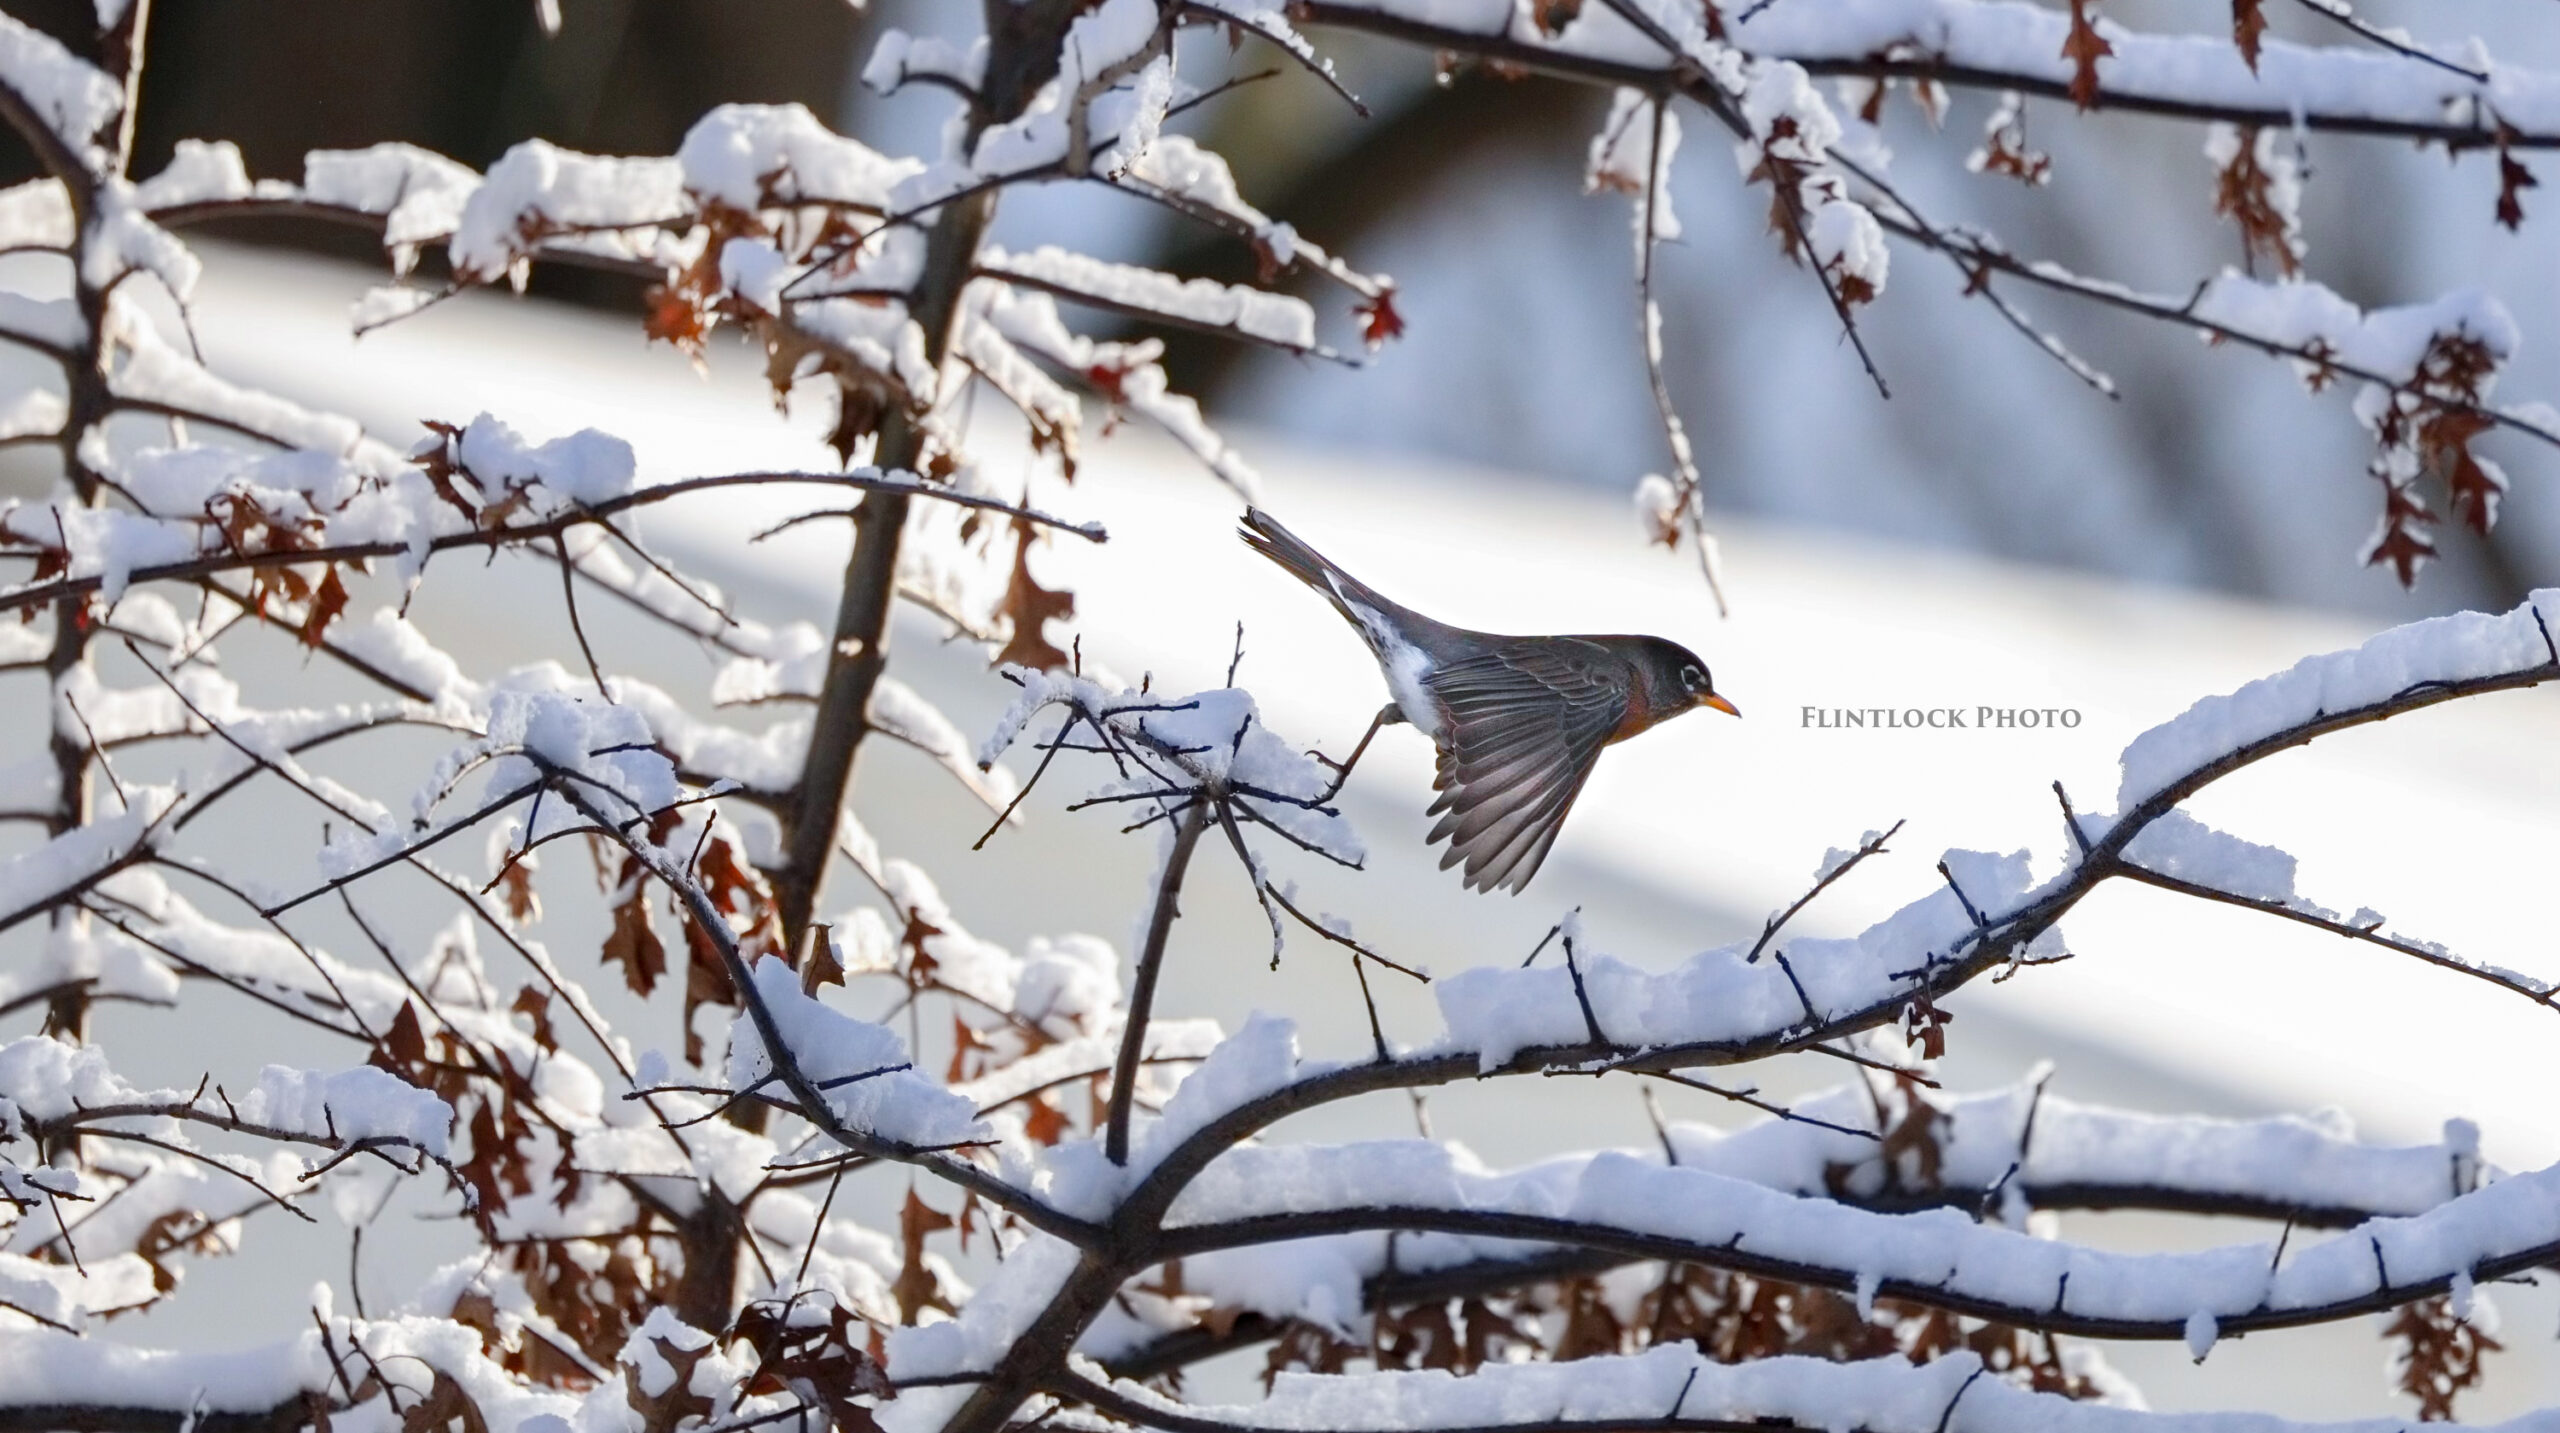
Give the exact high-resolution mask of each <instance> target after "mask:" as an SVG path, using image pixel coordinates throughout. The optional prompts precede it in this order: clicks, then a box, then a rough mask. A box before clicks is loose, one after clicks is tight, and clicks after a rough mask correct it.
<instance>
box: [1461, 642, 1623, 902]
mask: <svg viewBox="0 0 2560 1433" xmlns="http://www.w3.org/2000/svg"><path fill="white" fill-rule="evenodd" d="M1575 656H1576V654H1574V653H1573V652H1571V651H1570V650H1569V649H1567V650H1565V651H1562V652H1557V653H1543V652H1539V651H1536V650H1534V649H1533V650H1530V651H1526V652H1524V651H1521V650H1518V649H1510V650H1505V651H1500V652H1493V653H1486V654H1484V655H1482V656H1478V657H1471V658H1468V659H1467V660H1465V661H1461V662H1453V663H1451V664H1449V665H1447V666H1445V667H1442V668H1440V669H1439V670H1437V671H1434V672H1433V673H1432V674H1431V676H1430V677H1429V678H1428V681H1429V684H1430V687H1431V690H1432V694H1433V695H1434V696H1436V697H1438V698H1439V699H1440V702H1441V704H1442V706H1443V708H1444V709H1445V710H1446V712H1447V714H1448V722H1447V726H1446V730H1445V732H1444V736H1443V740H1442V742H1441V747H1440V764H1439V777H1438V780H1437V782H1436V783H1435V784H1436V785H1437V786H1438V787H1439V790H1440V795H1439V798H1438V799H1437V800H1436V801H1434V802H1433V803H1432V806H1431V812H1432V814H1436V815H1438V816H1439V817H1440V820H1439V822H1438V823H1437V824H1436V825H1434V826H1433V827H1432V829H1431V839H1432V840H1433V841H1435V842H1436V841H1441V840H1447V841H1448V842H1449V849H1448V851H1447V852H1446V853H1445V854H1444V855H1443V856H1442V857H1441V858H1440V865H1441V867H1442V868H1443V869H1446V868H1448V867H1450V866H1454V865H1457V864H1459V863H1460V862H1464V863H1465V866H1466V873H1465V882H1466V884H1467V885H1469V886H1472V887H1475V888H1476V889H1478V890H1486V891H1490V890H1495V889H1498V888H1500V887H1503V886H1508V887H1510V888H1511V889H1512V890H1514V891H1517V890H1519V889H1521V888H1522V887H1525V886H1527V885H1528V884H1529V878H1530V877H1532V876H1534V875H1536V874H1537V872H1538V867H1539V865H1540V864H1541V863H1542V862H1544V861H1545V860H1546V857H1547V850H1548V848H1549V847H1551V846H1553V845H1554V844H1555V839H1556V832H1557V831H1558V830H1559V829H1560V828H1561V827H1562V826H1563V824H1564V818H1565V814H1566V813H1567V812H1568V811H1570V810H1571V809H1572V807H1573V802H1574V798H1575V797H1576V796H1579V795H1580V794H1581V792H1582V786H1583V783H1584V781H1585V780H1587V779H1588V778H1589V777H1590V775H1591V768H1592V766H1593V764H1594V763H1595V762H1597V761H1598V760H1599V756H1600V749H1601V747H1603V746H1604V745H1606V744H1607V743H1608V740H1609V734H1610V733H1611V732H1612V731H1615V730H1616V729H1617V727H1618V724H1619V722H1620V721H1621V720H1623V719H1624V717H1625V716H1626V694H1625V692H1624V691H1622V690H1620V689H1618V688H1616V687H1614V686H1612V685H1611V684H1609V683H1607V682H1604V681H1601V680H1600V679H1598V678H1597V677H1596V676H1595V675H1594V673H1593V671H1592V669H1591V666H1590V664H1589V663H1587V662H1585V661H1579V660H1575Z"/></svg>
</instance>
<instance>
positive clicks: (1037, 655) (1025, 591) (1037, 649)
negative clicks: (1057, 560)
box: [996, 522, 1076, 672]
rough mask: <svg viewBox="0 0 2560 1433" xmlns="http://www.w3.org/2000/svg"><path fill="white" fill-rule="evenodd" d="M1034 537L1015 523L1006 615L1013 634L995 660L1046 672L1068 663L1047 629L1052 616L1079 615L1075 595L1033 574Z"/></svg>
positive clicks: (1066, 617)
mask: <svg viewBox="0 0 2560 1433" xmlns="http://www.w3.org/2000/svg"><path fill="white" fill-rule="evenodd" d="M1031 540H1032V530H1031V526H1030V525H1029V524H1028V523H1022V522H1016V523H1015V524H1014V548H1013V580H1012V581H1010V582H1008V583H1006V584H1005V589H1004V615H1005V616H1006V617H1008V618H1010V619H1012V622H1013V635H1012V636H1010V637H1008V638H1006V639H1005V644H1004V650H1003V651H1000V652H998V653H996V660H997V661H998V662H1011V663H1014V664H1015V665H1017V666H1024V667H1030V668H1032V669H1034V670H1036V671H1043V672H1045V671H1048V670H1049V669H1051V668H1053V667H1063V666H1065V665H1067V654H1066V653H1065V652H1062V651H1060V650H1059V649H1058V647H1057V645H1056V644H1055V643H1053V642H1051V641H1050V640H1049V636H1048V631H1047V628H1048V625H1049V622H1050V619H1052V618H1056V619H1058V620H1060V621H1064V620H1066V619H1068V618H1071V617H1073V616H1075V615H1076V596H1075V594H1074V593H1072V592H1067V591H1063V590H1058V589H1052V588H1047V587H1043V586H1041V585H1040V582H1039V579H1037V578H1035V577H1033V576H1032V575H1031Z"/></svg>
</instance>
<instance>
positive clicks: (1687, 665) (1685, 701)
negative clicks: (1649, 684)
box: [1649, 637, 1742, 717]
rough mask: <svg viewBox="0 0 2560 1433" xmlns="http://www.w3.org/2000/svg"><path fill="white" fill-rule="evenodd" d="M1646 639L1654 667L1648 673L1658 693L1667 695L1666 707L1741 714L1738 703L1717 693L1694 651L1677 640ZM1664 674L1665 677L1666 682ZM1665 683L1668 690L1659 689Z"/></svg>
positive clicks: (1677, 709)
mask: <svg viewBox="0 0 2560 1433" xmlns="http://www.w3.org/2000/svg"><path fill="white" fill-rule="evenodd" d="M1649 641H1650V643H1651V645H1652V647H1653V652H1652V656H1653V658H1654V660H1653V662H1652V663H1651V665H1652V667H1653V669H1654V670H1653V672H1652V673H1651V676H1652V678H1653V685H1654V687H1655V689H1656V692H1657V694H1658V695H1659V696H1668V697H1670V698H1671V700H1670V702H1669V703H1668V704H1667V707H1668V710H1670V711H1683V710H1686V709H1688V708H1690V707H1708V708H1711V709H1713V710H1715V711H1720V712H1723V713H1724V714H1725V715H1726V716H1737V717H1738V716H1740V715H1742V709H1741V708H1740V707H1737V706H1735V705H1734V704H1733V703H1731V702H1729V701H1726V700H1725V699H1724V698H1723V697H1721V696H1719V695H1717V693H1716V684H1715V678H1714V677H1712V676H1710V675H1709V674H1708V672H1707V664H1706V662H1705V661H1704V660H1703V659H1701V658H1700V657H1699V656H1698V654H1697V653H1695V652H1692V651H1690V650H1689V649H1688V648H1686V647H1683V646H1681V645H1680V644H1679V643H1677V642H1666V641H1663V640H1662V639H1661V638H1659V637H1655V638H1651V639H1649ZM1665 678H1668V679H1669V680H1668V681H1667V682H1666V681H1665V680H1664V679H1665ZM1665 687H1668V689H1669V690H1668V691H1664V690H1662V689H1663V688H1665Z"/></svg>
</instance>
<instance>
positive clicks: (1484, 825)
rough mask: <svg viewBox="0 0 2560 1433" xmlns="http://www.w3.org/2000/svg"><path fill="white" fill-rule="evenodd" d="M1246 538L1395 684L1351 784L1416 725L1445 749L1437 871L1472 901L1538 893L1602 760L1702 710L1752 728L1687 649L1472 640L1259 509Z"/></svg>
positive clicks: (1652, 640) (1652, 643) (1436, 784)
mask: <svg viewBox="0 0 2560 1433" xmlns="http://www.w3.org/2000/svg"><path fill="white" fill-rule="evenodd" d="M1241 535H1242V537H1243V538H1244V540H1245V544H1246V545H1247V546H1249V547H1251V548H1252V549H1253V550H1254V551H1256V552H1259V553H1261V554H1262V555H1263V556H1265V557H1267V558H1270V559H1271V560H1272V561H1273V562H1276V563H1278V564H1280V566H1281V567H1282V568H1283V569H1285V570H1286V571H1287V572H1288V573H1289V574H1290V575H1291V576H1293V577H1295V578H1297V579H1298V580H1299V581H1301V582H1304V583H1305V584H1307V585H1308V586H1309V587H1312V588H1314V589H1315V590H1316V591H1318V592H1320V593H1322V594H1324V597H1325V600H1327V601H1329V602H1331V603H1332V604H1333V607H1334V610H1335V611H1337V612H1340V613H1341V614H1342V615H1343V617H1344V618H1345V619H1346V620H1348V621H1349V622H1350V623H1351V625H1352V626H1353V627H1354V628H1356V629H1357V630H1358V631H1359V633H1360V640H1362V641H1363V642H1366V643H1368V644H1369V651H1370V653H1371V655H1373V656H1375V657H1376V658H1377V659H1378V669H1379V670H1380V671H1381V672H1382V673H1384V674H1385V676H1386V679H1387V692H1388V694H1389V695H1390V696H1391V697H1392V698H1393V700H1391V701H1389V702H1388V703H1387V704H1386V706H1384V707H1383V708H1381V709H1380V710H1379V712H1378V716H1377V719H1376V720H1375V721H1372V722H1371V723H1370V724H1369V731H1368V734H1367V735H1365V736H1363V737H1361V738H1360V744H1359V745H1358V746H1357V747H1354V748H1353V749H1352V752H1351V757H1350V759H1349V760H1348V761H1345V762H1343V763H1342V764H1341V766H1340V767H1339V770H1340V771H1341V772H1342V773H1343V775H1345V776H1348V774H1349V772H1350V769H1351V767H1352V765H1353V764H1354V763H1356V762H1358V761H1359V760H1360V754H1361V753H1362V752H1364V751H1366V750H1368V749H1369V742H1370V739H1371V738H1372V737H1375V736H1376V735H1377V734H1378V728H1380V727H1382V726H1386V725H1388V724H1390V723H1393V722H1399V721H1403V722H1410V723H1412V724H1413V725H1414V726H1415V727H1417V728H1419V729H1420V730H1421V731H1422V733H1423V734H1424V735H1425V736H1428V737H1430V738H1431V740H1432V741H1433V743H1434V744H1436V745H1437V746H1438V747H1439V750H1440V761H1439V775H1438V776H1437V777H1436V778H1434V780H1433V781H1432V787H1433V789H1435V790H1437V791H1438V792H1439V793H1440V795H1439V797H1438V799H1437V800H1435V801H1433V802H1432V803H1431V810H1430V812H1429V813H1428V814H1431V815H1435V816H1438V817H1439V818H1440V820H1439V822H1438V824H1436V825H1434V826H1433V827H1432V828H1431V838H1430V839H1431V841H1432V842H1433V843H1434V844H1437V843H1438V842H1440V841H1442V840H1446V841H1447V842H1448V843H1449V849H1448V850H1447V851H1446V852H1444V853H1443V854H1442V855H1441V857H1440V868H1441V869H1442V870H1444V871H1445V870H1447V869H1448V868H1449V867H1451V866H1454V865H1457V864H1459V863H1460V862H1462V861H1463V862H1464V863H1465V864H1466V870H1465V873H1464V882H1465V884H1466V885H1467V886H1468V887H1469V888H1471V889H1475V890H1481V891H1492V890H1495V889H1497V888H1499V887H1504V886H1508V887H1509V888H1510V889H1511V890H1512V891H1513V892H1514V893H1515V894H1516V893H1518V892H1519V891H1520V890H1522V889H1523V888H1525V887H1526V886H1527V885H1528V884H1529V878H1530V877H1532V876H1534V875H1536V874H1537V873H1538V866H1539V864H1540V863H1541V862H1543V861H1545V860H1546V858H1547V850H1548V848H1549V847H1551V846H1553V845H1554V844H1555V840H1556V832H1557V831H1558V830H1559V829H1561V828H1562V827H1563V825H1564V818H1565V813H1566V812H1568V811H1570V810H1572V809H1573V800H1574V798H1575V797H1576V796H1579V795H1580V794H1581V793H1582V784H1583V782H1584V781H1586V780H1588V779H1589V778H1590V775H1591V768H1592V767H1593V765H1595V764H1596V763H1597V762H1598V761H1599V759H1600V749H1601V748H1602V747H1605V746H1609V745H1611V744H1613V743H1616V742H1621V741H1624V740H1626V739H1627V738H1628V737H1631V736H1634V735H1635V734H1636V733H1637V732H1640V731H1643V730H1644V729H1645V728H1647V727H1651V726H1655V725H1658V724H1660V723H1662V722H1665V721H1669V720H1670V719H1671V718H1673V717H1676V716H1678V715H1680V714H1681V713H1682V712H1686V711H1691V710H1694V709H1695V708H1698V707H1712V708H1714V709H1715V710H1717V711H1720V712H1724V713H1726V714H1727V715H1730V716H1740V715H1742V713H1741V712H1740V711H1739V710H1738V709H1736V708H1735V706H1734V704H1733V703H1731V702H1729V701H1727V700H1725V699H1724V698H1723V697H1721V696H1719V695H1717V694H1716V690H1715V685H1714V683H1713V682H1712V681H1711V680H1710V679H1709V677H1708V675H1707V664H1706V663H1705V662H1703V661H1700V660H1699V659H1698V656H1697V654H1696V653H1694V652H1692V651H1690V650H1689V649H1688V648H1686V647H1683V646H1681V645H1680V644H1679V643H1677V642H1670V641H1666V640H1664V639H1662V638H1660V637H1631V636H1563V637H1504V636H1497V635H1495V634H1494V633H1491V632H1470V631H1468V630H1467V629H1466V628H1464V627H1452V626H1450V625H1448V624H1447V623H1445V622H1435V621H1433V620H1431V619H1430V618H1428V617H1425V616H1423V615H1422V614H1421V613H1419V612H1416V611H1414V610H1413V609H1411V608H1409V607H1400V606H1398V605H1396V604H1395V603H1393V602H1390V601H1388V600H1387V599H1386V598H1384V597H1382V596H1380V595H1379V594H1378V592H1377V589H1375V588H1373V587H1371V586H1369V585H1368V584H1367V583H1365V582H1362V581H1360V580H1359V579H1358V578H1356V577H1353V576H1352V575H1351V574H1350V573H1348V572H1345V571H1343V570H1342V569H1341V568H1340V567H1338V566H1335V565H1334V563H1333V562H1332V561H1331V560H1330V559H1328V558H1327V557H1325V556H1324V554H1322V553H1320V552H1317V551H1316V550H1315V549H1314V548H1312V547H1309V546H1307V544H1306V543H1305V542H1303V541H1301V540H1299V538H1298V537H1297V535H1296V534H1294V533H1292V532H1290V531H1289V530H1288V529H1287V528H1285V527H1282V526H1281V525H1280V524H1279V523H1278V522H1277V521H1275V520H1274V519H1273V518H1272V516H1271V515H1270V514H1269V513H1266V512H1263V511H1261V510H1260V509H1258V508H1248V509H1246V510H1245V515H1244V529H1243V532H1242V534H1241ZM1337 789H1338V787H1337Z"/></svg>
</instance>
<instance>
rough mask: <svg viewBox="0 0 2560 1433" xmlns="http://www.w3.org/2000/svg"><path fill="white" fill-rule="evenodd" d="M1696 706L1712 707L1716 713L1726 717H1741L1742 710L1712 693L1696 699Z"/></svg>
mask: <svg viewBox="0 0 2560 1433" xmlns="http://www.w3.org/2000/svg"><path fill="white" fill-rule="evenodd" d="M1698 705H1700V706H1702V707H1714V708H1715V709H1716V710H1717V711H1720V712H1723V713H1724V714H1725V715H1726V716H1733V717H1738V716H1740V715H1742V708H1740V707H1738V706H1735V705H1734V704H1733V703H1731V702H1729V701H1726V700H1725V699H1724V698H1722V697H1720V696H1717V695H1716V694H1715V693H1713V692H1709V693H1707V694H1706V695H1705V696H1703V697H1700V698H1698Z"/></svg>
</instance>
